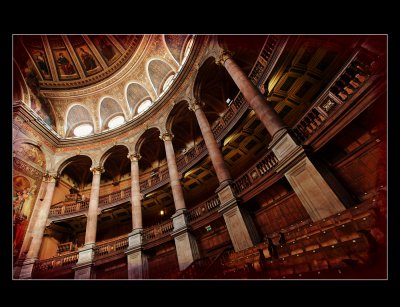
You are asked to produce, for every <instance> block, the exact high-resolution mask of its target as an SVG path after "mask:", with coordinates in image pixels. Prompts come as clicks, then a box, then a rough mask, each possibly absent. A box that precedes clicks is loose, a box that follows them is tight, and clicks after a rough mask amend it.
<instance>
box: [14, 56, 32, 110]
mask: <svg viewBox="0 0 400 307" xmlns="http://www.w3.org/2000/svg"><path fill="white" fill-rule="evenodd" d="M13 86H14V90H13V100H14V101H22V102H23V103H25V104H26V105H28V106H29V107H30V106H31V105H30V101H29V94H28V93H29V90H28V85H27V84H26V81H25V78H24V76H23V75H22V72H21V69H20V67H19V65H18V63H17V62H16V61H15V59H14V61H13Z"/></svg>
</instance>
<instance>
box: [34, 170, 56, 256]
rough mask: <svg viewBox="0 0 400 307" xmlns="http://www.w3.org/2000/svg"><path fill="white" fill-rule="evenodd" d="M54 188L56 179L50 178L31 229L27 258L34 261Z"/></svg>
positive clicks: (40, 243)
mask: <svg viewBox="0 0 400 307" xmlns="http://www.w3.org/2000/svg"><path fill="white" fill-rule="evenodd" d="M55 186H56V179H55V178H54V177H50V179H49V180H48V183H47V189H46V195H45V197H44V199H43V202H42V206H41V207H40V208H39V212H38V215H37V219H36V223H35V225H34V227H33V229H32V241H31V245H30V247H29V251H28V255H27V258H34V259H35V258H37V257H38V255H39V251H40V246H41V245H42V239H43V234H44V230H45V228H46V222H47V218H48V216H49V212H50V206H51V202H52V200H53V195H54V189H55Z"/></svg>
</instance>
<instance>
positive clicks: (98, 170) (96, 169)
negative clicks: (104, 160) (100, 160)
mask: <svg viewBox="0 0 400 307" xmlns="http://www.w3.org/2000/svg"><path fill="white" fill-rule="evenodd" d="M90 171H91V172H92V173H93V175H97V174H101V173H104V168H103V167H101V166H92V167H91V168H90Z"/></svg>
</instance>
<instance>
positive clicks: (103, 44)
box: [100, 38, 115, 61]
mask: <svg viewBox="0 0 400 307" xmlns="http://www.w3.org/2000/svg"><path fill="white" fill-rule="evenodd" d="M100 48H101V53H102V54H103V56H104V57H105V58H106V59H107V60H108V61H110V60H111V59H112V58H113V57H114V55H115V51H114V49H113V47H112V46H111V44H110V43H109V42H108V40H107V39H105V38H102V39H101V40H100Z"/></svg>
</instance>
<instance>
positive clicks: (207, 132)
mask: <svg viewBox="0 0 400 307" xmlns="http://www.w3.org/2000/svg"><path fill="white" fill-rule="evenodd" d="M202 106H203V103H202V102H199V101H196V100H195V101H192V102H191V103H189V109H190V110H192V111H194V112H195V114H196V118H197V122H198V124H199V127H200V131H201V134H202V135H203V139H204V142H205V144H206V147H207V150H208V154H209V156H210V159H211V162H212V164H213V167H214V170H215V173H216V174H217V177H218V181H219V183H220V186H219V187H218V189H217V191H216V192H217V193H218V197H219V199H220V202H221V206H220V212H222V213H223V216H224V219H225V223H226V226H227V228H228V232H229V236H230V237H231V241H232V244H233V247H234V249H235V251H240V250H243V249H245V248H248V247H250V246H253V245H254V244H256V243H257V242H258V241H259V235H258V233H257V230H256V228H255V226H254V222H253V220H252V218H251V216H250V215H249V213H248V212H247V211H246V210H244V209H243V208H240V207H239V201H238V199H237V198H236V196H235V192H234V190H233V188H232V186H231V183H232V179H231V174H230V173H229V170H228V168H227V167H226V164H225V161H224V157H223V156H222V153H221V150H220V149H219V147H218V143H217V140H216V139H215V136H214V134H213V132H212V130H211V127H210V124H209V122H208V120H207V117H206V115H205V114H204V111H203V109H202Z"/></svg>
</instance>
